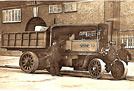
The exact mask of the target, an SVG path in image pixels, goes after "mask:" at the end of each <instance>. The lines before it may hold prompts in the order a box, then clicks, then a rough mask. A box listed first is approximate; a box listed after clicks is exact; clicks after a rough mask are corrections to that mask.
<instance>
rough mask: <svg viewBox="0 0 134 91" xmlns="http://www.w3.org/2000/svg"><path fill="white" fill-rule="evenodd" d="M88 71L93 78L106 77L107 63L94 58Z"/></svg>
mask: <svg viewBox="0 0 134 91" xmlns="http://www.w3.org/2000/svg"><path fill="white" fill-rule="evenodd" d="M88 70H89V74H90V75H91V77H92V78H95V79H97V78H100V77H101V76H102V75H104V71H105V63H104V62H103V61H102V60H101V59H99V58H94V59H92V60H91V61H90V63H89V66H88Z"/></svg>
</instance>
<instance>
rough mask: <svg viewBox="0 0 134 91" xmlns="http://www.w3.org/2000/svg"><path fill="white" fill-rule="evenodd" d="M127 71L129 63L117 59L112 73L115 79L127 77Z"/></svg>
mask: <svg viewBox="0 0 134 91" xmlns="http://www.w3.org/2000/svg"><path fill="white" fill-rule="evenodd" d="M127 71H128V69H127V65H126V63H125V62H124V61H119V60H116V61H114V62H113V64H112V69H111V73H112V76H113V77H114V79H116V80H119V79H123V78H125V77H126V74H127Z"/></svg>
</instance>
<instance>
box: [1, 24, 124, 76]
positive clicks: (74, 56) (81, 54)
mask: <svg viewBox="0 0 134 91" xmlns="http://www.w3.org/2000/svg"><path fill="white" fill-rule="evenodd" d="M108 32H111V31H108V24H103V23H100V24H77V25H73V24H55V25H53V26H51V27H47V28H44V29H42V31H26V32H17V33H2V48H6V49H8V50H20V51H22V52H23V54H22V55H21V57H20V60H19V65H20V68H21V70H22V71H24V72H26V73H34V72H35V71H36V70H44V69H46V70H48V71H49V68H48V67H47V66H48V61H47V59H46V60H44V59H43V57H45V56H46V55H45V54H47V53H46V52H47V51H46V50H47V49H48V47H50V46H52V43H53V37H54V36H55V35H56V36H58V37H59V41H62V40H64V41H65V43H64V44H62V46H61V48H62V49H63V53H62V59H61V67H63V66H64V67H73V68H74V70H80V71H87V72H89V74H90V75H91V77H92V78H95V79H96V78H100V77H102V75H103V74H104V72H111V73H112V76H113V77H114V78H115V79H121V78H124V77H125V76H126V73H127V69H126V64H125V63H124V61H121V60H119V59H118V58H117V57H116V50H115V49H114V47H113V44H114V42H112V39H111V40H108V37H109V36H108ZM110 38H112V35H111V36H110ZM109 41H110V42H109Z"/></svg>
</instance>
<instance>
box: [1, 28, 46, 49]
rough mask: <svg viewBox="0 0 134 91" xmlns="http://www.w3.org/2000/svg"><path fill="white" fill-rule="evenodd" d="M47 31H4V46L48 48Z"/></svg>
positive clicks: (8, 47)
mask: <svg viewBox="0 0 134 91" xmlns="http://www.w3.org/2000/svg"><path fill="white" fill-rule="evenodd" d="M47 38H48V34H47V31H38V32H37V31H31V32H22V33H2V45H1V46H2V48H7V49H10V48H11V49H13V48H15V49H17V48H46V46H47V45H48V44H47Z"/></svg>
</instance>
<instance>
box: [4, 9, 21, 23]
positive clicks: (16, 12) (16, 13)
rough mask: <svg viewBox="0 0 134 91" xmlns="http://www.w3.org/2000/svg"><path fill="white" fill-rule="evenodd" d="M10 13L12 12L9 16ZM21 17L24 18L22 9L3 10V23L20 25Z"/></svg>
mask: <svg viewBox="0 0 134 91" xmlns="http://www.w3.org/2000/svg"><path fill="white" fill-rule="evenodd" d="M9 12H10V15H9ZM6 14H8V15H6ZM21 17H22V10H21V9H8V10H2V23H20V22H21ZM10 19H11V20H10Z"/></svg>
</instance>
